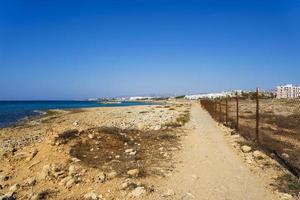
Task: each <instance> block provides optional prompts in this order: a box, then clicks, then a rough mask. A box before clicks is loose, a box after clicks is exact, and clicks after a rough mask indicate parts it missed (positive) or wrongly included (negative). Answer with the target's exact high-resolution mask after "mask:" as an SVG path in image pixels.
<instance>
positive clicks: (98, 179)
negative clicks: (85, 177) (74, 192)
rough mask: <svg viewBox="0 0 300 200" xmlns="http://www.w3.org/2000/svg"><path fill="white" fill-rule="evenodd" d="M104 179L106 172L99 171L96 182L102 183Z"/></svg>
mask: <svg viewBox="0 0 300 200" xmlns="http://www.w3.org/2000/svg"><path fill="white" fill-rule="evenodd" d="M105 181H106V174H105V173H103V172H100V173H99V174H98V175H97V179H96V182H97V183H104V182H105Z"/></svg>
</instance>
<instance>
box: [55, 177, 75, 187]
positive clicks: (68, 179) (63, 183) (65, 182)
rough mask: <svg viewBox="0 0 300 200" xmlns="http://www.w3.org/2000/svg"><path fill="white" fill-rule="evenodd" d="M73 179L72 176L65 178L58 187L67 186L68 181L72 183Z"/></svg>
mask: <svg viewBox="0 0 300 200" xmlns="http://www.w3.org/2000/svg"><path fill="white" fill-rule="evenodd" d="M71 179H72V177H71V176H67V177H65V178H63V179H62V180H61V181H60V182H59V183H58V185H66V184H67V182H68V181H70V180H71Z"/></svg>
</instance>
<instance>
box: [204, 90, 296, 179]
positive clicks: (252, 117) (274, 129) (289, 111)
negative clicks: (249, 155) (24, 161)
mask: <svg viewBox="0 0 300 200" xmlns="http://www.w3.org/2000/svg"><path fill="white" fill-rule="evenodd" d="M201 105H202V107H203V108H204V109H206V110H207V111H208V112H209V114H210V115H211V116H212V118H213V119H215V120H216V121H217V122H219V123H222V124H224V125H226V126H228V127H230V128H232V129H235V130H236V132H237V133H239V134H240V135H242V136H243V137H244V138H246V139H247V140H251V141H253V142H254V144H256V145H258V146H259V147H260V148H262V149H263V150H265V151H267V152H268V153H274V154H275V155H276V156H277V157H278V158H279V159H280V160H281V161H282V162H283V164H285V165H286V166H287V167H288V168H289V170H290V171H291V172H292V173H294V174H295V175H296V176H298V177H300V170H299V169H300V99H276V98H271V97H268V98H267V97H266V96H265V95H264V94H263V93H260V92H259V91H258V89H257V91H256V92H254V93H252V94H251V95H249V94H248V95H236V96H235V97H224V98H218V99H202V100H201Z"/></svg>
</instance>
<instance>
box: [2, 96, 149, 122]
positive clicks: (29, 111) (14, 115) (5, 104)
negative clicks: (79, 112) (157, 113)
mask: <svg viewBox="0 0 300 200" xmlns="http://www.w3.org/2000/svg"><path fill="white" fill-rule="evenodd" d="M148 104H151V103H147V102H130V101H124V102H121V103H112V104H105V103H98V102H94V101H0V128H3V127H7V126H11V125H13V124H15V123H17V122H18V121H20V120H22V119H24V118H26V117H31V116H37V115H41V114H44V113H45V111H47V110H50V109H74V108H88V107H116V106H136V105H148Z"/></svg>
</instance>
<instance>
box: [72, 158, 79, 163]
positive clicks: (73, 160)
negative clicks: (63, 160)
mask: <svg viewBox="0 0 300 200" xmlns="http://www.w3.org/2000/svg"><path fill="white" fill-rule="evenodd" d="M71 161H72V162H75V163H76V162H80V161H81V160H79V159H78V158H71Z"/></svg>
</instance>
